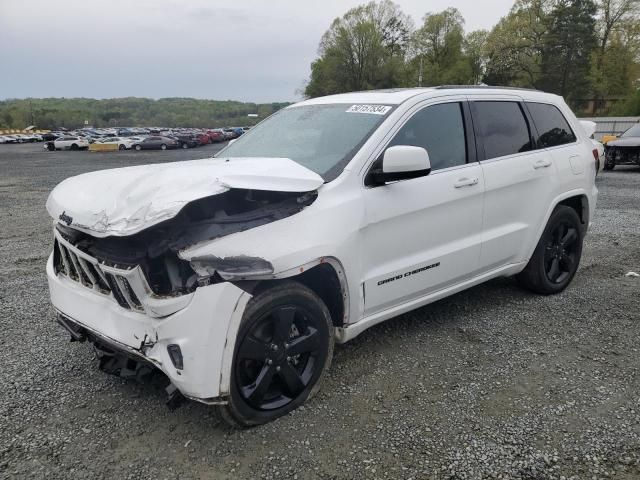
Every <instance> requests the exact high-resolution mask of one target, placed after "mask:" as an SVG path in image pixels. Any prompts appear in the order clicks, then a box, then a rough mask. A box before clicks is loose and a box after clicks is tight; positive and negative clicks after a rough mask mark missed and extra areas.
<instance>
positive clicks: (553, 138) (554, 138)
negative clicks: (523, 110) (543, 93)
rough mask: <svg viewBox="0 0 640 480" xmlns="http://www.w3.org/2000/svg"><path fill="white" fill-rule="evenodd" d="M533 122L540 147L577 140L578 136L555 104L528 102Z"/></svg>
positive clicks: (555, 145) (554, 145)
mask: <svg viewBox="0 0 640 480" xmlns="http://www.w3.org/2000/svg"><path fill="white" fill-rule="evenodd" d="M526 105H527V108H528V109H529V113H530V114H531V118H532V119H533V123H534V124H535V126H536V130H538V138H537V139H536V140H537V142H536V143H537V145H538V147H539V148H548V147H557V146H558V145H566V144H567V143H573V142H575V141H576V136H575V134H574V133H573V130H571V127H570V126H569V122H567V119H566V118H564V115H563V114H562V112H561V111H560V110H559V109H558V107H556V106H555V105H550V104H547V103H533V102H526Z"/></svg>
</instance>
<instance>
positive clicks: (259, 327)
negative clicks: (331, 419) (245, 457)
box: [221, 282, 333, 426]
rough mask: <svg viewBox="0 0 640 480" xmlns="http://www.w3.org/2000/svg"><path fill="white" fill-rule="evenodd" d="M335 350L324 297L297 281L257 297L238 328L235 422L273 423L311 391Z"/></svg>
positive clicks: (231, 418) (229, 408)
mask: <svg viewBox="0 0 640 480" xmlns="http://www.w3.org/2000/svg"><path fill="white" fill-rule="evenodd" d="M332 354H333V325H332V322H331V316H330V314H329V311H328V309H327V307H326V306H325V305H324V303H323V302H322V300H321V299H320V298H319V297H318V296H317V295H316V294H315V293H314V292H313V291H311V290H309V289H308V288H307V287H305V286H303V285H301V284H299V283H297V282H284V283H283V284H281V285H277V286H275V287H272V288H270V289H268V290H265V291H264V292H262V293H261V294H259V295H257V296H256V297H254V299H252V301H251V302H250V304H249V305H248V306H247V309H246V310H245V318H244V319H243V324H242V325H241V327H240V331H239V332H238V337H237V340H236V347H235V352H234V361H233V372H232V376H231V396H230V398H229V404H228V405H226V406H224V407H223V408H222V411H221V412H222V416H223V418H224V419H225V420H226V421H227V422H229V423H230V424H232V425H234V426H250V425H258V424H262V423H266V422H269V421H271V420H273V419H275V418H277V417H280V416H282V415H285V414H286V413H288V412H290V411H291V410H293V409H295V408H297V407H298V406H299V405H301V404H302V403H303V402H304V401H305V400H306V399H307V398H309V397H310V396H312V395H313V394H314V393H315V391H317V390H318V388H319V386H320V381H321V379H322V377H323V374H324V372H325V371H326V370H327V368H328V366H329V364H330V363H331V356H332Z"/></svg>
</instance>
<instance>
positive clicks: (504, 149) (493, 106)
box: [472, 102, 531, 160]
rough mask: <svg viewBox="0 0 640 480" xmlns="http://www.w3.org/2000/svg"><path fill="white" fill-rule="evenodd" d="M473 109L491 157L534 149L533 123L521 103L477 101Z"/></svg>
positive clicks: (477, 128)
mask: <svg viewBox="0 0 640 480" xmlns="http://www.w3.org/2000/svg"><path fill="white" fill-rule="evenodd" d="M472 112H473V124H474V126H475V129H476V131H477V132H478V133H479V135H480V141H481V142H482V143H483V145H484V153H485V158H486V159H487V160H489V159H491V158H498V157H504V156H505V155H513V154H514V153H521V152H528V151H529V150H531V136H530V134H529V126H528V124H527V120H526V119H525V116H524V114H523V113H522V109H521V108H520V105H519V104H518V103H517V102H473V103H472Z"/></svg>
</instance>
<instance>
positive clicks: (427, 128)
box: [362, 102, 484, 315]
mask: <svg viewBox="0 0 640 480" xmlns="http://www.w3.org/2000/svg"><path fill="white" fill-rule="evenodd" d="M466 112H467V111H466V108H465V105H464V103H463V102H450V103H440V104H436V105H429V106H426V107H424V108H422V109H419V110H418V111H417V112H415V113H414V114H413V115H412V116H410V118H408V120H407V121H406V123H405V124H404V125H403V126H402V127H401V128H400V129H399V130H398V132H397V133H396V135H395V136H394V137H393V139H392V140H391V142H390V143H389V144H388V145H387V147H389V146H392V145H412V146H419V147H424V148H426V150H427V152H428V153H429V157H430V161H431V168H432V170H431V173H430V174H429V175H427V176H425V177H421V178H415V179H411V180H403V181H398V182H394V183H390V184H387V185H382V186H371V187H365V190H364V203H365V208H366V222H365V227H364V231H363V250H362V259H363V271H364V295H365V302H364V303H365V315H370V314H373V313H376V312H379V311H382V310H385V309H387V308H390V307H393V306H394V305H397V304H400V303H404V302H406V301H408V300H411V299H414V298H417V297H420V296H422V295H425V294H428V293H431V292H434V291H437V290H439V289H442V288H444V287H446V286H448V285H451V284H454V283H457V282H460V281H462V280H463V279H464V278H466V277H470V276H473V275H474V273H475V272H476V271H477V269H478V262H479V256H480V245H481V238H482V209H483V191H484V179H483V175H482V168H481V167H480V165H479V164H478V163H477V162H476V161H475V148H474V146H473V145H472V141H473V138H472V137H470V136H469V135H468V133H469V132H470V129H469V128H467V129H465V118H468V114H467V113H466Z"/></svg>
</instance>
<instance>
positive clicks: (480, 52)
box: [464, 30, 489, 85]
mask: <svg viewBox="0 0 640 480" xmlns="http://www.w3.org/2000/svg"><path fill="white" fill-rule="evenodd" d="M488 37H489V32H488V31H486V30H475V31H473V32H470V33H468V34H467V36H466V37H465V39H464V53H465V55H466V56H467V59H468V62H469V66H470V69H471V83H472V84H474V85H478V84H479V83H481V82H482V79H483V78H484V74H485V71H486V68H487V62H488V58H487V48H486V46H487V38H488Z"/></svg>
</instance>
